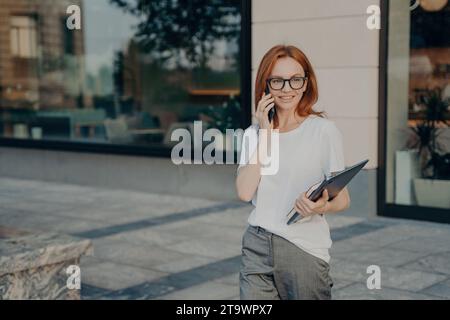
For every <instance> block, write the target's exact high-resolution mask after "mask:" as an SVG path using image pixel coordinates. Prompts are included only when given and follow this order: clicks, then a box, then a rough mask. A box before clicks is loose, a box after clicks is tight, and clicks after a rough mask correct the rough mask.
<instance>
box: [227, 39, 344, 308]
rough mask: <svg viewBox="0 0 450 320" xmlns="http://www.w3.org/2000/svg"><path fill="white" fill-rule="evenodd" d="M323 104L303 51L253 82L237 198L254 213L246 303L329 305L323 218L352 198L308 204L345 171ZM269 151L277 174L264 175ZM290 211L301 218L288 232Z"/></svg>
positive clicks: (285, 56)
mask: <svg viewBox="0 0 450 320" xmlns="http://www.w3.org/2000/svg"><path fill="white" fill-rule="evenodd" d="M265 91H266V92H268V94H264V92H265ZM317 99H318V88H317V80H316V76H315V73H314V70H313V68H312V66H311V63H310V62H309V60H308V58H307V57H306V55H305V54H304V53H303V52H302V51H301V50H300V49H298V48H296V47H294V46H284V45H278V46H275V47H273V48H271V49H270V50H269V51H268V52H267V53H266V54H265V55H264V57H263V59H262V61H261V63H260V65H259V68H258V72H257V75H256V82H255V112H254V113H253V116H254V117H255V118H256V120H257V124H254V125H251V126H250V127H249V128H247V129H246V130H245V133H244V137H243V145H242V148H241V158H240V163H239V167H238V173H237V178H236V189H237V193H238V196H239V198H240V199H241V200H243V201H247V202H249V201H252V204H253V205H254V209H253V211H252V212H251V214H250V216H249V219H248V223H249V226H248V228H247V230H246V232H245V234H244V236H243V238H242V262H241V269H240V275H239V281H240V295H241V299H331V287H332V286H333V281H332V279H331V277H330V275H329V271H330V268H329V261H330V256H329V252H328V250H329V248H330V247H331V244H332V241H331V237H330V229H329V226H328V223H327V221H326V219H325V214H328V213H332V212H338V211H342V210H345V209H347V208H348V207H349V205H350V196H349V194H348V191H347V189H346V188H345V189H343V190H342V191H341V192H340V193H339V195H338V196H336V197H335V198H333V199H332V200H329V198H328V193H327V191H326V190H325V191H324V192H323V194H322V197H321V198H320V199H319V200H317V201H316V202H312V201H310V200H309V199H308V198H307V195H306V193H307V192H308V190H309V189H310V187H311V186H312V185H314V184H315V183H317V182H319V181H320V180H321V179H322V178H323V176H324V175H327V176H330V175H333V174H334V173H335V172H338V171H341V170H344V169H345V166H344V155H343V144H342V135H341V133H340V131H339V130H338V129H337V127H336V126H335V124H334V123H333V122H332V121H330V120H328V119H326V118H324V116H323V112H317V111H315V110H313V106H314V104H315V103H316V102H317ZM272 108H275V114H274V116H273V118H269V111H270V110H271V109H272ZM261 129H263V130H261ZM262 132H265V133H267V134H260V133H262ZM275 136H276V137H277V138H278V139H274V138H273V137H275ZM246 142H250V143H246ZM271 143H278V149H277V150H278V170H277V171H276V172H272V173H271V174H262V168H263V167H264V166H263V164H265V163H266V162H265V161H266V160H267V158H265V157H266V156H264V155H267V154H268V152H267V151H268V150H270V149H271ZM292 207H294V208H295V210H296V211H297V212H298V213H299V214H300V215H301V216H302V217H303V218H302V219H301V220H299V221H297V222H295V223H293V224H289V225H288V224H287V220H288V218H287V216H286V215H287V213H288V212H289V211H290V210H291V208H292Z"/></svg>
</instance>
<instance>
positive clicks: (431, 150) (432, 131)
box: [408, 88, 450, 208]
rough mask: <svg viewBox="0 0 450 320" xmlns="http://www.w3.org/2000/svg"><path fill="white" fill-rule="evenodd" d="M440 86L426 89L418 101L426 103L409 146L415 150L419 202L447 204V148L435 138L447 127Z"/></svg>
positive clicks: (449, 150)
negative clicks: (418, 170)
mask: <svg viewBox="0 0 450 320" xmlns="http://www.w3.org/2000/svg"><path fill="white" fill-rule="evenodd" d="M441 93H442V90H441V89H439V88H436V89H432V90H428V91H426V93H425V94H424V95H422V97H421V100H422V101H421V102H422V103H423V104H424V105H425V106H426V108H425V111H424V119H423V120H418V121H417V124H416V126H414V127H413V128H411V129H412V131H413V133H414V135H413V139H412V140H410V141H409V143H408V146H409V147H410V148H413V149H415V150H416V151H417V157H418V163H419V166H420V175H421V177H420V178H415V179H414V191H415V196H416V199H417V202H418V204H419V205H420V206H427V207H440V208H450V197H449V194H450V148H449V146H448V144H447V145H445V144H443V143H442V142H441V141H440V140H439V139H438V138H439V137H440V136H441V134H442V133H443V132H444V130H449V129H448V123H449V121H448V120H447V118H448V117H449V112H448V106H449V102H450V101H449V100H448V99H446V100H444V99H442V95H441Z"/></svg>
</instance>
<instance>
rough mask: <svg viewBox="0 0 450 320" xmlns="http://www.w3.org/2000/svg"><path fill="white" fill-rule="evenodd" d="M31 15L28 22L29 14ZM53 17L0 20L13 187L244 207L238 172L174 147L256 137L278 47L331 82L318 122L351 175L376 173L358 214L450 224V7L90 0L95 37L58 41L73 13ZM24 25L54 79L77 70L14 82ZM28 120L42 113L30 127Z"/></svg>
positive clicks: (362, 180) (27, 9)
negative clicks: (99, 190) (326, 125)
mask: <svg viewBox="0 0 450 320" xmlns="http://www.w3.org/2000/svg"><path fill="white" fill-rule="evenodd" d="M22 2H23V4H22V5H23V10H19V9H17V8H14V6H16V5H18V3H22ZM71 2H73V1H71ZM37 3H39V5H37ZM53 3H54V1H50V0H48V1H31V0H28V1H26V0H21V1H14V2H13V1H2V4H1V5H0V16H1V17H2V19H0V21H1V22H0V32H1V33H0V34H1V38H0V39H1V41H0V57H1V61H0V65H1V68H2V69H1V72H0V81H1V93H0V94H1V97H2V100H1V104H0V110H2V119H1V123H2V127H1V132H2V136H1V137H0V174H1V175H3V176H13V177H19V178H29V179H30V178H31V179H42V180H48V181H64V182H70V183H79V184H85V185H96V186H105V187H111V188H118V189H127V188H131V189H136V190H142V191H146V192H160V193H172V194H179V195H188V196H199V197H207V198H212V199H224V200H229V199H237V197H236V194H235V189H234V179H235V171H236V165H221V164H214V165H206V164H202V165H175V164H174V163H173V162H172V161H171V159H170V155H171V150H172V147H173V141H171V140H172V139H171V134H172V132H173V130H175V129H176V128H186V129H188V130H190V132H191V133H192V134H194V133H193V130H192V128H193V126H192V123H193V122H194V121H196V120H201V121H202V122H203V123H204V124H206V127H212V128H218V129H219V130H218V132H217V139H219V138H221V139H222V140H223V141H226V137H225V136H224V135H223V133H224V132H225V130H226V129H227V128H246V127H247V126H249V125H250V124H251V123H252V121H254V119H252V118H251V114H252V108H253V107H252V106H253V105H254V97H253V94H252V92H253V91H252V90H253V84H254V80H255V75H256V70H257V68H258V64H259V61H260V60H261V58H262V56H263V54H264V53H265V52H266V51H267V50H268V49H269V48H270V47H272V46H273V45H275V44H292V45H295V46H298V47H299V48H301V49H302V50H303V51H304V52H305V53H306V54H307V56H308V57H309V58H310V60H311V62H312V64H313V67H314V68H315V71H316V74H317V77H318V84H319V101H318V103H317V105H316V106H315V108H316V109H317V110H323V111H325V112H326V114H327V116H328V118H330V119H331V120H333V121H335V123H336V125H337V126H338V128H339V129H340V130H341V132H342V134H343V137H344V148H345V160H346V165H348V166H350V165H352V164H354V163H356V162H358V161H360V160H362V159H369V163H368V164H367V165H366V167H365V169H364V170H363V172H362V173H361V174H359V175H358V176H357V177H356V178H355V180H354V181H352V184H351V185H350V193H351V196H352V208H351V209H350V213H351V214H356V215H363V216H376V215H386V216H396V217H403V218H412V219H424V220H431V221H442V222H449V221H450V202H449V201H450V200H449V199H450V197H449V195H450V185H449V182H450V180H449V179H450V177H448V166H450V165H449V163H448V162H446V161H448V158H449V154H450V147H449V146H450V145H449V141H448V140H447V139H448V137H449V131H448V120H449V118H450V117H449V109H448V106H449V104H450V103H449V102H448V96H449V95H450V94H449V90H450V85H449V79H450V69H449V66H450V51H449V50H450V44H449V43H450V34H449V31H448V30H450V28H449V26H448V24H449V22H448V21H450V19H449V16H450V4H449V3H448V1H446V0H434V1H432V0H428V1H426V0H425V1H424V0H423V1H411V2H410V3H408V1H402V0H390V1H380V0H341V1H333V0H320V1H312V0H311V1H310V0H300V1H299V0H282V1H281V2H280V1H279V2H274V1H270V0H257V1H244V0H243V1H235V2H233V1H232V2H230V1H223V3H220V1H219V2H217V3H215V4H214V6H212V5H211V4H210V2H208V1H204V2H202V1H197V2H192V4H193V5H194V3H195V6H196V7H192V6H187V7H186V6H183V8H181V7H179V8H172V7H171V6H169V5H167V3H168V2H167V1H151V2H150V1H149V2H148V3H147V2H145V4H146V5H144V6H143V7H140V8H136V7H133V3H134V2H133V1H128V2H127V1H125V2H121V1H106V0H105V1H103V0H99V1H95V2H94V1H87V0H85V1H79V6H80V8H81V10H82V13H83V14H82V16H81V18H82V28H81V30H77V31H76V32H75V33H73V34H72V33H70V32H67V31H66V32H65V33H64V32H62V31H61V28H60V29H58V30H60V32H62V34H60V35H56V34H55V35H53V36H52V35H50V34H48V35H46V34H45V32H44V31H45V30H46V29H45V28H49V30H50V29H51V30H54V29H55V28H50V27H46V26H47V25H48V24H50V22H47V20H52V21H61V19H63V20H64V18H65V17H67V13H66V12H65V10H64V4H63V2H59V1H58V4H59V3H62V4H61V8H60V9H59V10H56V9H52V10H54V11H52V12H55V13H54V17H52V16H51V15H49V14H47V15H44V14H42V13H40V11H39V10H42V6H45V5H47V6H48V7H52V8H54V7H55V6H52V4H53ZM58 6H59V5H58ZM38 7H39V8H38ZM374 8H375V9H374ZM377 8H380V12H377V10H376V9H377ZM373 10H375V11H373ZM17 16H19V17H23V16H27V17H29V16H32V17H34V18H33V19H34V20H33V19H31V20H30V19H28V20H26V19H25V20H26V21H27V22H26V21H25V20H24V19H22V20H20V19H17V18H15V17H17ZM142 17H145V18H146V20H145V21H147V22H146V23H142ZM164 17H165V18H164ZM187 17H190V18H187ZM378 19H379V20H378ZM33 21H35V22H33ZM149 21H152V22H151V23H150V22H149ZM378 22H379V25H378V26H377V23H378ZM16 25H20V26H22V25H24V26H26V28H31V29H32V30H33V28H35V29H36V34H39V36H36V39H37V40H33V39H34V38H33V37H35V36H32V35H29V36H27V38H26V39H28V40H27V41H28V42H30V43H31V45H29V47H30V49H29V51H30V52H31V53H32V54H31V55H32V56H33V55H34V56H33V57H34V59H35V60H37V62H35V64H37V65H38V68H41V69H42V68H43V66H44V65H45V57H46V54H44V52H46V51H49V50H50V51H52V50H53V51H54V52H57V54H56V55H59V54H62V56H65V57H67V59H66V60H68V61H69V62H63V63H62V65H60V66H58V65H57V66H55V67H54V68H55V69H56V70H57V71H58V70H59V73H58V72H56V73H54V74H53V75H51V76H47V75H46V74H45V73H43V72H41V73H38V76H37V77H35V78H33V77H31V76H25V77H23V78H14V77H12V76H11V72H12V71H11V69H14V68H16V69H17V68H19V69H20V68H21V69H25V70H27V71H29V70H30V69H31V68H30V67H28V66H27V65H26V64H25V63H23V62H21V63H18V62H17V60H14V59H16V58H14V57H11V55H12V54H13V53H15V54H16V55H19V56H20V51H21V50H22V49H21V48H19V49H18V48H17V45H16V44H15V42H14V41H13V40H12V37H13V35H15V34H17V31H14V30H16V29H17V27H16ZM52 32H54V31H52ZM19 34H21V31H19ZM31 34H33V32H31ZM64 34H65V35H64ZM20 39H21V38H20ZM20 39H19V40H20ZM44 39H52V40H47V42H46V41H44ZM55 39H62V40H61V41H60V42H56V41H55ZM64 39H66V40H64ZM67 39H70V41H69V40H67ZM193 39H195V41H194V40H193ZM23 41H25V40H23ZM33 41H34V42H33ZM58 41H59V40H58ZM19 42H20V41H19ZM33 43H34V44H33ZM34 48H35V49H34ZM58 50H59V51H58ZM18 52H19V53H18ZM28 60H30V59H28ZM63 60H64V59H63ZM58 74H59V77H58ZM65 74H66V75H69V76H64V75H65ZM55 79H56V80H55ZM64 79H71V81H65V80H64ZM51 80H53V81H56V83H54V84H53V85H51V86H50V88H51V90H53V91H50V93H49V94H47V95H46V94H45V92H49V91H48V90H49V89H45V87H46V86H47V84H48V83H51V82H50V81H51ZM33 85H34V87H33ZM17 87H20V88H25V87H26V88H28V87H30V88H34V89H27V90H28V91H32V93H29V95H31V97H32V98H33V99H34V100H33V103H29V105H26V104H22V105H21V104H20V103H18V102H17V101H22V100H23V98H22V97H20V98H19V97H18V96H17V93H14V94H12V93H11V92H16V91H17V90H16V91H14V90H15V89H11V88H17ZM47 87H48V86H47ZM36 88H39V89H36ZM59 88H61V89H59ZM33 90H35V91H33ZM46 90H47V91H46ZM35 92H39V93H35ZM56 92H60V94H59V95H58V94H57V93H56ZM5 97H6V98H5ZM8 97H14V98H8ZM27 108H28V109H27ZM23 109H25V110H31V111H32V112H28V113H25V116H22V114H23ZM430 110H432V112H428V111H430ZM433 110H434V111H433ZM436 110H437V111H436ZM27 117H28V118H27ZM206 127H205V128H206ZM422 129H423V130H422ZM414 130H415V131H414ZM420 130H421V131H420ZM424 130H425V131H427V132H429V133H430V134H429V135H428V136H427V137H428V138H429V141H430V143H428V144H426V145H424V146H423V148H421V145H420V144H417V140H419V141H423V139H422V140H421V136H420V134H415V133H414V132H418V133H420V132H423V131H424ZM219 140H220V139H219ZM222 140H221V141H222ZM437 146H439V148H438V147H437ZM222 147H223V148H224V149H226V150H227V148H229V147H228V144H227V143H224V145H223V146H222ZM231 149H232V148H231ZM419 150H420V152H418V151H419ZM424 150H425V151H424ZM231 152H233V150H231ZM418 154H419V155H418ZM430 163H431V164H430ZM432 188H434V189H436V190H435V191H432V192H431V193H430V192H429V191H430V190H431V189H432ZM434 189H433V190H434Z"/></svg>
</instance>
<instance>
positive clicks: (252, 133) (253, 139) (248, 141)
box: [237, 125, 258, 171]
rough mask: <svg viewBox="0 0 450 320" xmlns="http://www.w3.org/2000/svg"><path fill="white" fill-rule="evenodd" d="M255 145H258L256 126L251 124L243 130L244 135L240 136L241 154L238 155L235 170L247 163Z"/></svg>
mask: <svg viewBox="0 0 450 320" xmlns="http://www.w3.org/2000/svg"><path fill="white" fill-rule="evenodd" d="M257 147H258V126H256V125H251V126H250V127H248V128H247V129H246V130H245V132H244V135H243V137H242V144H241V154H240V157H239V166H238V168H237V171H239V169H240V168H242V167H243V166H245V165H247V164H248V163H249V161H250V158H251V157H252V156H253V154H254V152H255V151H256V149H257Z"/></svg>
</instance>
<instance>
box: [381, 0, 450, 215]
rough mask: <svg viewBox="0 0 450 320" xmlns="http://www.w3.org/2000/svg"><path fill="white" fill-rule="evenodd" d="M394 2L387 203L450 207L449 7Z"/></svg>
mask: <svg viewBox="0 0 450 320" xmlns="http://www.w3.org/2000/svg"><path fill="white" fill-rule="evenodd" d="M389 3H390V9H389V11H390V13H389V36H388V37H389V39H388V87H387V92H388V97H387V115H386V116H387V126H386V129H387V132H386V134H387V146H386V151H387V152H386V156H387V157H386V175H387V176H386V199H387V202H388V203H391V204H400V205H415V206H422V207H435V208H450V197H449V195H450V128H449V124H450V108H449V107H450V4H449V3H448V1H447V0H435V1H390V2H389Z"/></svg>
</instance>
